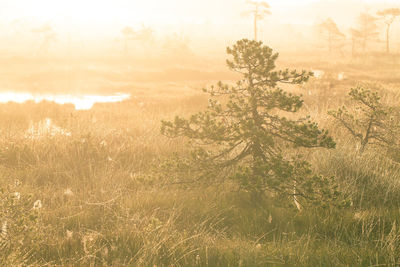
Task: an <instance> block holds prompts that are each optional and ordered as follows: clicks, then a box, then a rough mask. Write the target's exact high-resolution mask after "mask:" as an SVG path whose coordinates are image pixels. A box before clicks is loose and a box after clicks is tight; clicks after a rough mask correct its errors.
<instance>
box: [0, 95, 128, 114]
mask: <svg viewBox="0 0 400 267" xmlns="http://www.w3.org/2000/svg"><path fill="white" fill-rule="evenodd" d="M129 97H130V94H120V93H119V94H115V95H110V96H102V95H52V94H31V93H16V92H0V103H8V102H16V103H24V102H26V101H35V102H36V103H39V102H41V101H44V100H46V101H52V102H55V103H57V104H73V105H74V106H75V109H77V110H88V109H91V108H92V107H93V105H94V104H95V103H115V102H121V101H123V100H126V99H129Z"/></svg>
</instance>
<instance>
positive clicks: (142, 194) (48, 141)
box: [0, 55, 400, 266]
mask: <svg viewBox="0 0 400 267" xmlns="http://www.w3.org/2000/svg"><path fill="white" fill-rule="evenodd" d="M9 61H10V62H9ZM9 61H7V59H3V60H2V63H1V65H2V70H1V77H2V78H1V82H0V84H1V87H2V88H5V90H4V92H13V93H15V94H16V95H18V94H17V93H18V92H19V93H21V92H22V93H23V92H26V90H29V92H31V93H32V94H36V95H40V94H48V93H49V92H51V93H52V94H53V95H56V94H63V93H64V94H65V93H66V92H68V94H77V93H78V92H79V91H85V93H87V94H92V95H112V94H114V93H115V92H119V93H124V94H128V95H129V97H128V98H127V99H125V100H122V101H118V102H115V103H95V104H94V105H93V107H91V108H90V107H89V109H81V110H80V109H76V106H74V104H73V103H65V104H58V103H54V102H53V101H40V102H38V103H36V102H35V101H33V100H32V99H31V100H28V101H26V102H25V101H20V102H21V103H16V102H15V101H17V100H18V99H14V100H13V101H14V102H8V103H2V104H0V181H1V182H0V184H1V187H0V188H1V191H0V206H1V209H0V215H1V218H2V221H1V225H0V226H1V227H2V228H1V229H0V233H1V241H0V250H1V254H0V262H1V265H2V266H398V264H399V263H400V238H399V237H400V225H399V222H400V180H399V178H400V168H399V163H398V162H399V161H400V154H399V153H398V150H396V144H397V143H396V142H393V144H392V145H391V146H383V145H376V144H374V143H373V142H370V143H368V145H367V146H366V147H365V149H364V150H363V151H362V153H360V142H359V141H358V139H357V138H358V137H357V135H352V133H351V132H350V131H347V130H346V127H343V125H342V124H341V123H340V121H339V120H337V119H335V117H334V116H333V115H330V114H332V112H329V111H332V110H337V109H338V108H339V107H341V106H342V105H346V107H347V109H348V110H352V108H353V107H355V105H356V104H354V102H352V101H351V98H350V96H349V92H350V89H351V88H356V87H357V86H366V87H368V88H372V89H373V90H375V91H377V92H378V94H379V96H380V97H381V98H380V100H379V101H380V103H382V105H383V106H392V107H394V108H395V107H396V106H398V105H399V101H400V93H399V92H400V91H399V90H400V75H399V72H398V69H399V64H398V62H396V60H395V61H392V60H389V61H387V60H385V59H381V60H380V61H379V62H376V61H374V57H373V56H371V57H363V58H358V59H356V60H352V61H347V62H339V61H338V62H335V63H334V64H332V63H330V64H327V63H326V62H325V63H324V62H320V61H319V62H317V63H315V62H314V63H313V62H312V61H310V62H309V63H304V62H306V61H304V60H301V59H296V60H294V61H291V58H290V57H289V56H287V57H285V56H284V55H282V60H280V61H278V65H279V67H281V66H282V67H283V68H284V67H290V68H293V67H295V68H297V69H305V70H309V71H313V72H314V77H311V78H310V79H309V80H308V81H307V82H306V83H304V84H301V85H284V86H283V87H284V90H286V91H288V92H291V93H293V94H295V95H302V99H303V100H304V103H303V105H302V107H301V109H300V110H299V111H298V112H297V113H298V114H296V116H297V115H298V116H300V117H301V116H303V117H304V116H307V115H309V116H310V119H311V120H313V121H315V122H317V123H318V126H319V127H321V128H323V129H327V130H328V131H329V134H330V136H332V139H333V140H334V141H335V143H336V147H335V148H318V147H317V148H311V149H307V150H304V151H305V152H304V151H302V155H303V157H304V159H305V160H307V161H308V162H309V163H310V165H311V166H312V170H313V172H315V173H318V174H320V175H322V176H324V177H335V184H336V187H335V188H336V189H337V191H338V192H339V193H340V197H341V198H343V201H344V202H346V203H347V204H346V205H333V204H332V205H331V204H329V202H327V203H322V204H321V203H319V204H310V205H302V206H300V207H299V206H298V205H297V204H298V203H296V202H297V201H296V198H293V197H289V198H288V199H284V200H280V198H276V197H274V196H275V195H274V194H269V195H266V196H264V197H259V198H257V201H255V200H254V197H253V196H252V192H251V190H242V188H241V186H240V185H239V184H240V183H239V182H238V181H237V180H235V179H230V177H228V176H227V177H225V176H224V175H221V174H220V173H219V172H215V174H214V176H211V177H210V175H208V176H207V179H204V180H202V179H198V178H197V177H198V175H197V173H196V172H195V171H193V173H191V170H190V168H189V169H187V168H186V166H187V165H185V166H183V165H182V166H183V167H181V168H180V167H179V164H184V163H182V160H179V159H177V158H178V157H179V158H180V159H182V158H183V159H185V158H190V155H191V152H190V151H191V150H192V148H193V147H194V146H195V145H196V144H195V143H193V142H191V140H190V139H191V138H188V137H177V138H170V137H168V136H166V135H165V134H162V133H161V131H160V129H161V126H162V123H161V121H172V120H173V119H174V117H175V116H177V115H179V116H182V117H184V118H188V117H189V116H190V115H191V114H195V113H197V112H199V111H202V110H204V109H205V108H206V107H207V106H208V105H210V104H209V102H208V98H209V95H208V94H207V93H205V92H203V91H202V88H210V86H211V85H215V84H216V83H217V81H219V80H223V81H224V82H226V83H228V84H233V83H234V82H235V81H237V80H238V79H240V75H238V74H235V73H233V72H230V71H229V70H228V69H227V68H226V67H225V66H224V62H223V60H222V61H218V62H200V63H199V64H198V65H197V66H196V67H193V68H190V67H188V66H187V65H186V66H183V67H182V66H179V67H171V68H169V67H168V65H167V64H166V65H165V66H166V67H165V68H159V67H158V69H152V66H150V65H149V66H148V67H147V69H146V70H144V69H145V68H141V70H140V71H138V70H136V69H135V64H131V63H129V62H117V61H116V62H110V61H106V62H98V61H97V62H90V61H88V62H89V63H87V64H83V63H80V65H79V66H78V67H77V66H74V65H73V64H74V63H68V64H67V63H65V62H52V61H44V62H36V61H35V62H32V61H29V60H26V59H20V60H17V59H13V60H10V59H9ZM293 62H294V63H293ZM157 64H158V65H159V63H157ZM38 66H40V67H38ZM60 66H61V67H60ZM93 66H96V67H93ZM210 66H212V67H210ZM13 68H14V69H18V72H17V71H14V70H13ZM21 69H23V71H21ZM16 73H19V74H18V75H17V74H16ZM74 88H79V91H78V90H77V91H76V92H75V91H74V90H75V89H74ZM83 89H84V90H83ZM4 102H5V101H4ZM17 102H18V101H17ZM104 102H106V101H104ZM392 112H393V118H392V120H396V119H397V117H396V114H397V113H396V112H395V111H392ZM355 114H356V115H357V114H359V113H357V112H356V113H355ZM357 127H358V126H357ZM359 127H361V128H360V129H362V126H359ZM376 127H379V124H377V126H376ZM371 140H372V139H371ZM288 153H289V152H288ZM290 153H292V154H297V153H299V151H298V149H297V148H292V149H291V150H290ZM322 194H324V192H323V191H322ZM295 204H296V205H295ZM324 204H325V205H324ZM299 205H300V204H299Z"/></svg>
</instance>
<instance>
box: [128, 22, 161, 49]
mask: <svg viewBox="0 0 400 267" xmlns="http://www.w3.org/2000/svg"><path fill="white" fill-rule="evenodd" d="M122 35H123V39H124V51H125V54H128V50H129V49H128V46H129V41H133V40H136V41H140V42H143V43H151V42H153V41H154V36H153V29H152V28H150V27H146V26H144V25H142V28H141V29H139V30H134V29H133V28H132V27H129V26H127V27H125V28H124V29H123V30H122Z"/></svg>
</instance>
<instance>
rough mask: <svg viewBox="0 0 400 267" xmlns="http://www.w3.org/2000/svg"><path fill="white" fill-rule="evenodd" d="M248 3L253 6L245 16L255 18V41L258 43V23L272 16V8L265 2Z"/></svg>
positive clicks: (252, 1) (249, 1)
mask: <svg viewBox="0 0 400 267" xmlns="http://www.w3.org/2000/svg"><path fill="white" fill-rule="evenodd" d="M247 3H248V4H250V5H251V6H252V9H251V10H249V11H246V12H244V13H243V15H252V16H253V18H254V40H256V41H257V31H258V28H257V22H258V21H259V20H262V19H264V18H265V16H267V15H269V14H271V12H270V11H269V9H270V6H269V4H268V3H267V2H265V1H263V0H258V1H257V0H247Z"/></svg>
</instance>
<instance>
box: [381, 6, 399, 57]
mask: <svg viewBox="0 0 400 267" xmlns="http://www.w3.org/2000/svg"><path fill="white" fill-rule="evenodd" d="M377 15H378V16H380V17H381V18H383V20H384V22H385V24H386V53H388V54H389V53H390V43H389V39H390V26H392V24H393V22H394V21H395V20H396V18H397V17H399V16H400V8H388V9H384V10H381V11H379V12H378V13H377Z"/></svg>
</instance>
